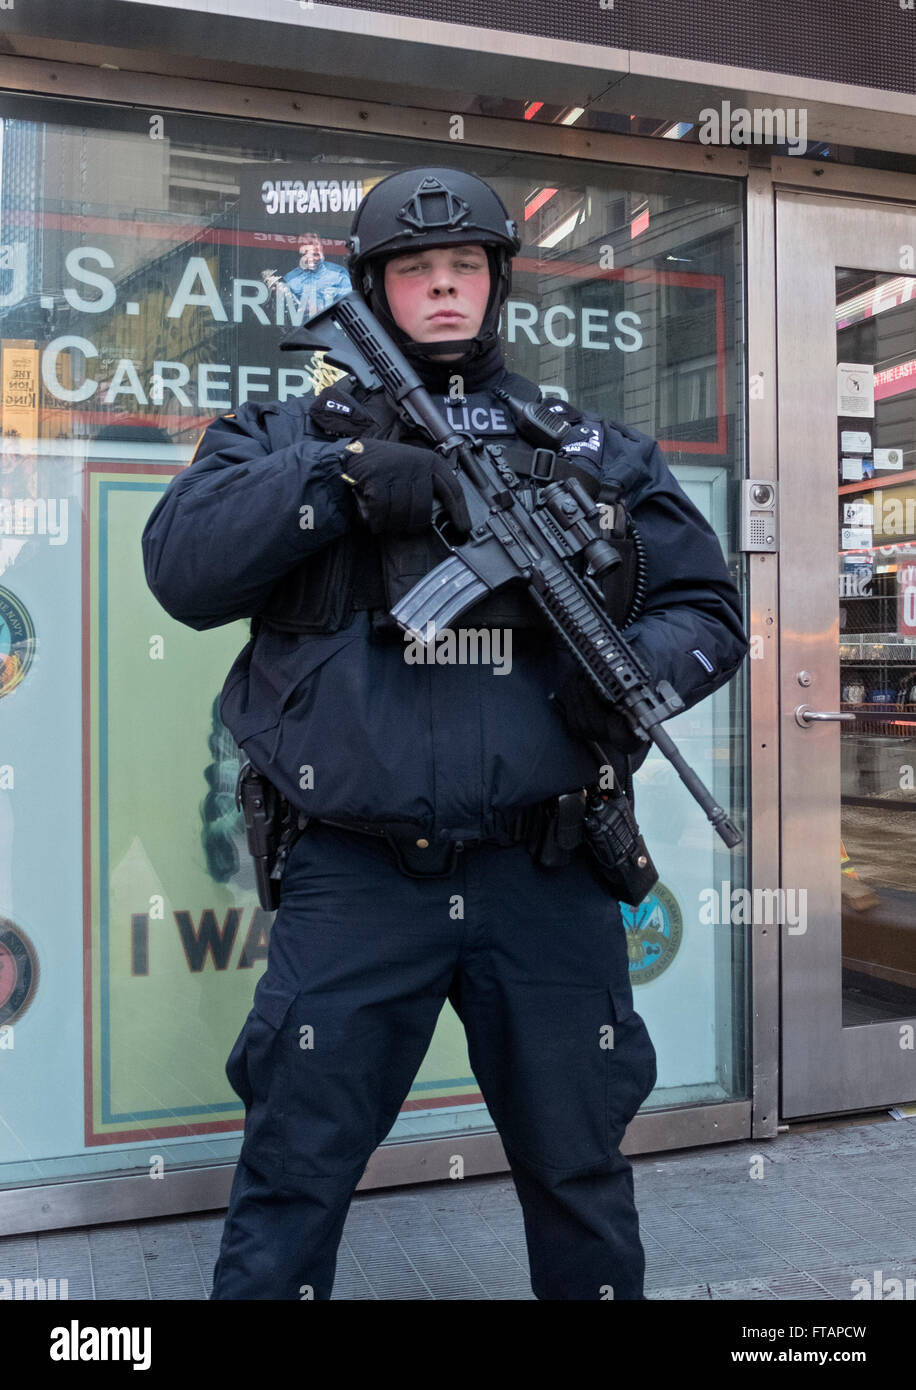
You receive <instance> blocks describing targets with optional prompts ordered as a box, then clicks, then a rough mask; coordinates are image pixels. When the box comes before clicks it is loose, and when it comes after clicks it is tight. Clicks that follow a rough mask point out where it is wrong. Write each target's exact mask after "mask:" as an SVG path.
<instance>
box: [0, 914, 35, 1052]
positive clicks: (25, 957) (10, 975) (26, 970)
mask: <svg viewBox="0 0 916 1390" xmlns="http://www.w3.org/2000/svg"><path fill="white" fill-rule="evenodd" d="M38 974H39V970H38V955H37V952H36V950H35V947H34V946H33V945H32V943H31V941H30V940H29V938H28V937H27V936H26V934H25V932H24V931H23V930H22V928H21V927H17V926H16V925H15V923H13V922H11V921H10V920H9V918H8V917H0V1028H2V1027H3V1025H4V1024H5V1023H13V1022H14V1021H15V1020H16V1019H17V1018H21V1017H22V1015H23V1014H24V1013H25V1011H26V1009H27V1008H28V1007H29V1005H30V1004H31V1002H32V1000H33V999H34V997H35V991H36V989H37V988H38Z"/></svg>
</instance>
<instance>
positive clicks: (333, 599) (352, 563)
mask: <svg viewBox="0 0 916 1390" xmlns="http://www.w3.org/2000/svg"><path fill="white" fill-rule="evenodd" d="M501 385H503V386H504V387H505V389H506V390H507V391H508V392H509V393H510V394H511V395H513V396H515V397H516V398H518V399H520V400H525V401H529V400H536V399H538V397H539V392H538V390H537V388H536V387H535V386H534V385H533V384H532V383H531V382H529V381H527V380H526V379H525V378H524V377H521V376H518V375H516V374H515V373H512V372H510V373H507V375H506V377H505V379H504V380H503V382H502V383H501ZM475 401H476V402H477V404H475ZM484 401H486V402H487V405H484V404H483V402H484ZM492 402H493V397H492V396H491V395H489V393H484V392H480V393H471V394H470V395H469V396H468V397H467V398H464V400H463V401H462V402H460V403H457V404H456V407H455V408H454V409H453V415H454V412H455V410H458V412H459V417H460V422H461V423H462V424H465V422H466V427H468V428H470V429H471V431H472V433H475V434H477V433H478V432H479V433H480V434H481V435H483V436H485V435H486V430H485V429H479V427H480V425H481V424H485V423H486V420H485V416H486V412H487V410H488V409H489V408H491V407H492ZM450 409H451V407H450ZM564 409H565V411H566V412H567V413H568V414H569V415H570V418H571V419H581V418H582V417H581V414H580V412H578V411H576V410H575V408H574V407H572V406H569V407H567V406H565V404H564ZM309 415H310V417H311V419H312V421H313V423H314V424H316V425H318V426H319V428H320V429H321V430H322V432H323V433H324V434H325V435H328V436H331V437H340V438H353V437H359V438H378V439H401V438H405V437H407V438H411V442H416V441H415V440H413V439H412V437H411V436H410V432H409V430H408V427H407V426H405V424H404V423H403V421H402V420H401V418H400V416H399V414H398V411H397V410H396V409H395V407H394V406H392V405H391V404H389V402H388V401H387V399H386V397H385V395H384V393H383V392H382V391H380V390H376V391H373V392H369V391H367V390H366V389H365V388H364V387H362V386H360V385H359V384H358V383H356V382H355V381H354V379H353V378H352V377H347V378H341V380H340V382H339V383H335V384H334V385H332V386H329V387H327V388H326V389H325V390H324V391H322V392H321V394H320V395H319V396H317V397H316V398H315V400H314V401H313V402H312V405H311V407H310V409H309ZM453 423H454V420H453ZM475 424H476V425H477V426H478V428H476V429H475ZM487 442H488V443H489V444H490V445H491V447H492V448H493V449H494V450H498V451H499V452H500V453H501V455H502V458H503V459H504V460H505V462H506V463H507V464H508V465H509V467H510V468H512V469H513V471H514V472H515V473H517V474H518V475H519V476H520V477H521V478H522V480H523V484H524V480H531V479H532V474H534V479H533V482H529V486H530V487H533V486H536V485H537V477H538V470H539V468H541V467H542V466H543V452H542V454H541V457H540V459H536V458H535V449H534V447H533V446H532V445H531V444H529V443H527V442H526V441H525V440H523V439H521V438H520V437H519V436H518V435H517V434H514V433H513V434H506V435H503V436H502V437H500V438H498V439H495V440H493V439H488V440H487ZM571 475H572V476H575V477H577V478H579V480H580V481H581V482H582V483H583V485H584V486H585V488H586V490H587V491H588V492H589V494H590V495H591V496H592V497H594V498H595V499H596V500H600V501H602V502H605V501H607V502H608V503H610V504H612V505H614V504H616V505H615V510H614V525H613V528H609V529H603V531H602V534H603V535H604V536H606V538H607V539H608V540H609V541H611V542H612V544H613V545H614V546H615V548H616V549H617V550H618V552H619V553H620V556H621V561H622V563H621V564H620V565H618V566H616V567H615V569H614V570H613V571H612V572H611V573H610V574H609V575H608V576H607V578H606V580H605V581H604V585H603V592H604V598H605V608H606V611H607V612H608V614H609V616H610V617H611V619H612V621H614V622H615V623H617V625H618V626H624V625H625V623H626V621H627V619H628V618H629V619H630V621H632V619H633V617H635V616H636V614H635V608H636V606H637V605H635V604H634V596H636V595H637V591H638V589H639V588H640V587H641V586H640V585H638V584H637V575H638V570H639V568H640V567H639V564H638V560H639V556H638V555H637V553H636V546H638V537H636V536H635V533H634V529H633V527H632V523H631V522H630V519H629V516H628V514H627V512H626V509H625V506H624V504H623V503H622V502H620V501H619V489H615V488H613V487H610V488H608V487H602V485H601V483H600V482H599V480H598V479H597V478H595V477H594V475H593V474H591V473H589V472H588V471H587V470H586V469H584V468H582V467H581V466H579V464H578V463H577V461H576V458H575V455H574V454H570V455H564V454H563V452H562V451H561V452H560V453H558V454H557V456H556V462H555V464H554V473H553V477H554V478H555V479H558V480H562V479H563V478H564V477H567V476H571ZM354 510H355V509H354ZM450 553H451V552H450V551H449V550H448V548H447V546H446V545H445V543H444V541H443V540H442V539H441V537H440V536H439V535H438V534H437V532H436V531H435V530H434V529H433V527H432V526H430V527H429V528H428V529H427V530H425V531H420V532H413V533H406V532H405V533H394V532H383V533H382V534H380V535H377V536H376V535H373V534H372V533H371V532H370V531H369V529H368V527H365V526H362V525H358V526H354V527H352V528H351V529H350V530H349V531H347V532H346V533H345V534H344V535H343V536H341V537H339V538H338V539H337V540H335V541H332V542H331V543H330V544H329V545H326V546H325V547H324V548H323V549H322V550H320V551H318V552H317V553H316V554H314V555H310V556H309V557H308V558H307V559H305V560H303V561H302V563H301V564H299V565H297V566H296V568H295V569H293V570H292V571H290V573H289V574H287V575H284V577H283V578H282V579H281V580H280V581H279V582H278V583H277V585H276V586H275V587H274V589H273V590H272V592H271V594H270V597H269V598H268V600H267V603H266V604H265V605H264V607H263V608H262V609H261V611H260V613H259V615H258V617H259V618H260V619H263V620H265V621H267V622H269V623H271V624H272V625H273V626H275V627H277V628H280V629H281V630H282V631H284V632H303V633H331V632H337V631H339V630H340V629H341V628H344V627H347V626H349V624H350V623H351V622H352V621H353V616H354V614H355V613H356V612H357V611H359V610H361V609H362V610H368V611H369V613H370V614H371V622H372V630H373V635H374V636H377V637H378V638H379V639H380V640H381V639H383V638H385V637H397V638H398V639H402V637H403V634H402V632H401V629H400V628H399V627H398V625H397V623H396V622H395V620H394V619H393V618H392V617H391V614H390V610H391V608H393V607H394V605H395V604H396V603H397V602H398V601H399V600H400V599H401V598H403V596H404V595H405V594H406V593H407V592H408V590H409V589H411V588H413V586H414V584H416V583H418V582H419V581H420V580H421V579H422V578H423V577H424V576H425V575H427V574H428V573H429V572H430V570H432V569H434V568H435V566H436V565H437V564H439V562H440V561H441V560H444V559H446V558H447V557H448V555H449V554H450ZM583 563H584V561H582V558H581V557H577V558H576V560H575V561H574V564H577V566H579V573H580V575H581V573H582V569H581V565H582V564H583ZM459 621H460V625H461V626H462V627H511V628H514V629H521V628H540V629H542V630H543V627H544V623H545V619H544V618H543V617H542V616H541V614H540V612H539V610H538V609H537V607H536V605H535V604H534V602H533V601H532V599H531V598H530V597H529V595H528V588H527V585H526V584H525V582H524V581H523V580H519V581H518V583H517V584H516V583H515V582H514V581H512V582H510V583H508V584H504V585H503V586H502V587H501V588H499V589H498V590H496V591H494V592H492V593H489V594H486V595H484V597H483V598H482V599H481V600H480V601H479V602H478V603H476V604H474V605H473V607H471V608H468V609H467V610H466V611H465V612H464V613H462V614H461V617H460V620H459ZM255 622H256V623H257V620H255Z"/></svg>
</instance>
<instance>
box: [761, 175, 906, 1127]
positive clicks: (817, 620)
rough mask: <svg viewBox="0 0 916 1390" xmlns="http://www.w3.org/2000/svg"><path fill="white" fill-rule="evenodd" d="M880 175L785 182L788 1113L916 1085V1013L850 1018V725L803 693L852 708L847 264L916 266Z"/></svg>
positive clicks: (895, 187)
mask: <svg viewBox="0 0 916 1390" xmlns="http://www.w3.org/2000/svg"><path fill="white" fill-rule="evenodd" d="M775 172H776V171H775V170H774V173H775ZM875 182H877V181H875ZM880 183H881V192H880V195H879V197H880V199H881V200H880V201H878V200H877V199H876V198H874V197H870V198H869V199H868V202H867V203H866V202H863V201H861V199H860V198H856V197H840V196H837V191H835V190H830V189H825V190H823V191H822V190H821V189H820V188H818V189H817V190H816V191H815V190H813V189H811V188H803V187H798V186H796V187H794V188H790V187H788V186H777V187H776V189H775V197H776V228H775V234H776V278H777V314H778V325H777V333H778V366H779V396H778V428H779V441H780V450H779V461H780V467H779V472H780V494H781V495H780V516H781V546H780V549H781V564H780V607H781V613H782V622H781V624H780V648H781V651H780V655H781V663H780V664H781V679H780V712H779V727H780V746H781V754H782V769H781V815H780V818H779V819H780V834H781V860H782V875H781V879H780V880H779V882H780V884H781V886H782V887H784V888H788V889H793V888H794V889H796V890H801V889H804V890H805V892H806V893H807V924H806V930H804V931H797V930H796V931H790V930H788V929H787V927H786V926H783V927H782V928H781V932H780V934H781V938H782V972H781V1003H782V1029H781V1041H782V1065H781V1072H782V1112H783V1114H784V1115H785V1116H787V1117H791V1118H799V1117H802V1116H809V1115H819V1114H836V1113H838V1112H840V1113H841V1112H849V1111H855V1110H866V1109H872V1110H873V1109H877V1108H878V1107H881V1106H884V1105H891V1104H894V1103H900V1102H903V1101H907V1100H910V1099H912V1098H913V1096H916V1071H914V1068H913V1054H912V1053H911V1052H907V1051H905V1050H903V1049H901V1047H900V1035H899V1028H900V1025H901V1024H902V1023H905V1022H911V1023H914V1024H916V1019H911V1020H904V1019H899V1020H893V1021H887V1022H884V1023H872V1024H868V1025H864V1026H861V1027H847V1028H844V1027H843V1026H842V1012H841V1010H842V995H841V988H840V981H841V951H842V943H841V932H840V921H841V909H840V874H839V871H838V848H839V839H840V730H839V726H838V725H837V724H822V725H818V726H812V727H809V728H806V729H803V728H801V727H800V726H799V725H798V723H797V722H796V718H795V710H796V707H797V706H798V705H800V704H802V703H805V704H808V705H810V706H811V707H812V708H815V709H821V710H836V709H838V708H839V703H838V702H839V663H838V657H837V647H838V635H839V617H838V606H837V593H836V515H835V511H834V508H833V498H834V495H835V487H836V447H835V441H836V336H835V318H834V309H835V299H836V296H835V267H836V266H855V267H858V266H862V267H863V268H866V269H870V270H875V271H879V272H886V273H891V274H901V273H909V272H908V271H905V270H903V269H902V268H901V265H900V259H899V248H900V247H901V246H903V245H907V244H908V245H916V180H914V179H911V178H906V179H900V178H898V177H895V178H894V180H893V183H892V182H891V180H890V179H889V178H888V177H887V176H884V177H882V179H881V180H880ZM851 191H854V192H857V193H861V188H859V189H855V190H851ZM892 198H893V201H891V199H892ZM824 499H829V503H830V505H829V506H827V507H825V506H824ZM802 670H806V671H807V672H808V673H809V674H810V676H811V684H810V685H808V686H806V687H803V686H802V685H801V684H800V683H799V681H798V673H799V672H800V671H802ZM774 882H775V880H774ZM907 1092H912V1094H907Z"/></svg>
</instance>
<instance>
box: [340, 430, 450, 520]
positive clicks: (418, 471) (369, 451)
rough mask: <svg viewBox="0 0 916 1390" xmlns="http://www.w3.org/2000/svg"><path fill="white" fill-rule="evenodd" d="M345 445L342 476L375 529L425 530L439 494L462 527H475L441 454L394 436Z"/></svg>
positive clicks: (447, 509)
mask: <svg viewBox="0 0 916 1390" xmlns="http://www.w3.org/2000/svg"><path fill="white" fill-rule="evenodd" d="M346 448H347V455H346V460H345V462H344V465H343V477H344V479H345V480H346V481H348V482H350V483H351V485H352V486H353V487H354V488H355V490H356V492H357V494H358V496H359V500H360V504H361V508H360V509H361V511H362V512H363V515H364V517H365V519H366V521H367V522H368V524H369V530H370V531H371V532H372V533H373V535H378V533H379V532H380V531H422V530H423V529H424V528H425V527H427V526H429V525H430V523H431V521H432V511H433V497H434V496H435V497H438V499H439V501H440V502H441V503H442V505H443V506H444V507H445V509H446V511H447V512H448V514H449V516H450V517H451V519H452V521H453V523H454V524H455V526H456V527H457V528H458V529H459V530H460V531H465V532H467V531H470V529H471V518H470V517H469V516H468V509H467V507H466V505H465V501H464V494H463V493H462V491H461V486H460V484H459V482H458V480H457V478H456V477H455V475H454V473H453V472H452V470H451V468H450V467H449V465H448V463H447V462H446V460H445V459H444V458H443V457H442V455H441V454H437V453H434V451H433V450H432V449H421V448H417V447H416V446H415V445H412V444H401V443H398V442H396V441H394V440H391V439H365V440H363V439H354V440H351V442H350V443H349V444H348V445H347V446H346Z"/></svg>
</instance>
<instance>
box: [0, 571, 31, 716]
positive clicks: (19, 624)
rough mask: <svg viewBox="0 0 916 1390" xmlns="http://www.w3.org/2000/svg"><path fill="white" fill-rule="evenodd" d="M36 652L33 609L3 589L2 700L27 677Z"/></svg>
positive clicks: (0, 614)
mask: <svg viewBox="0 0 916 1390" xmlns="http://www.w3.org/2000/svg"><path fill="white" fill-rule="evenodd" d="M34 653H35V625H34V623H33V622H32V618H31V615H30V614H29V610H28V609H27V608H26V606H25V604H24V603H22V602H21V600H20V599H18V598H17V597H16V595H15V594H11V593H10V591H9V589H3V588H0V698H2V697H3V696H4V695H9V693H10V691H11V690H15V689H16V686H17V685H20V684H21V682H22V681H23V680H24V678H25V674H26V672H27V671H28V669H29V667H30V666H31V664H32V657H33V656H34Z"/></svg>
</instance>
